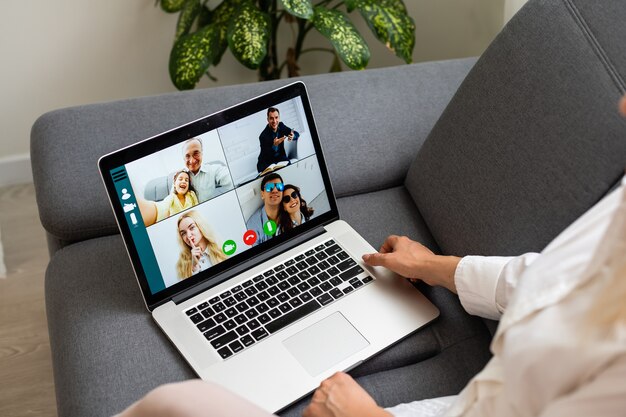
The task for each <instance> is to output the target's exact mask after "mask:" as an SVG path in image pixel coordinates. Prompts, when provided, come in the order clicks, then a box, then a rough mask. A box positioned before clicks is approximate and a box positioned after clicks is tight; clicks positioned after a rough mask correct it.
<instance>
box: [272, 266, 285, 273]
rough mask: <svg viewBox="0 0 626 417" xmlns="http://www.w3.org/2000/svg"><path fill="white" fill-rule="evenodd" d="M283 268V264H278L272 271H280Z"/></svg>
mask: <svg viewBox="0 0 626 417" xmlns="http://www.w3.org/2000/svg"><path fill="white" fill-rule="evenodd" d="M283 269H285V265H278V266H277V267H276V268H274V271H276V272H278V271H282V270H283Z"/></svg>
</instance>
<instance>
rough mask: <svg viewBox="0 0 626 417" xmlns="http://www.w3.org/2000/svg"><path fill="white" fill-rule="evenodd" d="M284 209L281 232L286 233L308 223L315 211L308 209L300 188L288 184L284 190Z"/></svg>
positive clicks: (281, 218) (281, 217) (281, 215)
mask: <svg viewBox="0 0 626 417" xmlns="http://www.w3.org/2000/svg"><path fill="white" fill-rule="evenodd" d="M282 204H283V209H282V211H281V214H280V230H281V232H283V233H284V232H286V231H287V230H291V229H293V228H294V227H296V226H300V225H301V224H302V223H304V222H308V221H309V219H310V218H311V216H313V212H314V209H313V208H312V207H308V206H307V204H306V201H305V200H304V199H303V198H302V194H300V188H298V187H296V186H295V185H291V184H287V185H285V189H284V190H283V200H282Z"/></svg>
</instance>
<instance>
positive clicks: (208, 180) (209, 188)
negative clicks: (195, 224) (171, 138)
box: [183, 138, 233, 203]
mask: <svg viewBox="0 0 626 417" xmlns="http://www.w3.org/2000/svg"><path fill="white" fill-rule="evenodd" d="M202 158H203V154H202V140H200V139H199V138H191V139H188V140H187V141H185V143H183V159H184V161H185V166H186V167H187V169H188V170H189V172H190V173H191V180H192V182H193V186H194V189H195V190H196V194H197V196H198V201H199V202H200V203H202V202H204V201H207V200H208V199H210V198H212V197H215V196H217V195H219V194H222V193H223V192H224V191H228V190H231V189H232V188H233V181H232V179H231V178H230V172H229V171H228V168H226V167H225V166H222V165H218V164H209V163H208V162H206V163H203V162H202ZM218 187H222V189H221V190H217V188H218Z"/></svg>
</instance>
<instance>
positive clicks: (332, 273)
mask: <svg viewBox="0 0 626 417" xmlns="http://www.w3.org/2000/svg"><path fill="white" fill-rule="evenodd" d="M326 272H328V273H329V274H330V276H331V277H334V276H335V275H339V273H340V272H341V271H340V270H339V269H338V268H337V267H335V266H333V267H332V268H328V270H327V271H326Z"/></svg>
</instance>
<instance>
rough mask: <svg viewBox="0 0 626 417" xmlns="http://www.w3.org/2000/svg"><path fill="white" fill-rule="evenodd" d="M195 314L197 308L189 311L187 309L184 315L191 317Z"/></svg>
mask: <svg viewBox="0 0 626 417" xmlns="http://www.w3.org/2000/svg"><path fill="white" fill-rule="evenodd" d="M197 312H198V309H197V308H195V307H194V308H191V309H189V310H187V311H185V313H186V314H187V315H188V316H192V315H194V314H196V313H197Z"/></svg>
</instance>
